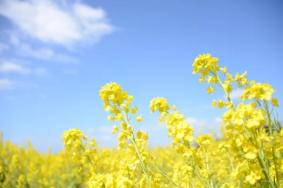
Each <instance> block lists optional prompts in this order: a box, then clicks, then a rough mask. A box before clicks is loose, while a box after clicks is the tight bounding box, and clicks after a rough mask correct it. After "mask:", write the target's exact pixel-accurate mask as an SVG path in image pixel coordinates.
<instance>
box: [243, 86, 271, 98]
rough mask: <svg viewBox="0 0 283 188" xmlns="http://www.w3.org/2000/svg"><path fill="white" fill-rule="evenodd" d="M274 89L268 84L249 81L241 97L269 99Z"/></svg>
mask: <svg viewBox="0 0 283 188" xmlns="http://www.w3.org/2000/svg"><path fill="white" fill-rule="evenodd" d="M273 92H274V89H273V88H272V86H271V85H270V84H266V83H263V84H262V83H251V85H250V86H248V87H247V88H246V89H245V90H244V93H243V96H242V98H243V99H257V100H268V101H269V100H271V98H272V94H273Z"/></svg>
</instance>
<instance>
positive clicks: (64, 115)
mask: <svg viewBox="0 0 283 188" xmlns="http://www.w3.org/2000/svg"><path fill="white" fill-rule="evenodd" d="M282 8H283V3H282V1H280V0H248V1H247V0H237V1H227V0H214V1H209V0H190V1H189V0H188V1H184V0H168V1H164V0H163V1H158V0H156V1H146V0H144V1H130V0H123V1H110V0H104V1H102V0H97V1H86V0H85V1H69V0H58V1H55V0H54V1H53V0H49V1H48V0H38V1H36V0H25V1H20V0H9V1H8V0H0V106H1V107H0V114H1V118H0V130H1V131H2V132H3V134H4V138H5V139H9V140H11V141H13V142H15V143H17V144H24V143H25V141H26V140H30V141H31V142H32V143H33V145H34V146H35V147H36V148H38V149H40V150H42V151H46V150H47V149H48V148H49V147H52V148H53V149H54V150H58V149H59V148H61V147H62V145H61V134H62V132H63V131H64V130H67V129H69V128H81V129H82V130H83V131H84V132H85V133H86V134H88V135H89V136H94V137H95V138H96V139H97V141H98V143H99V144H100V145H101V146H114V145H115V143H116V139H115V136H114V135H111V125H112V124H111V123H109V122H107V121H106V117H107V113H106V112H104V111H103V108H102V102H101V101H100V99H99V98H98V91H99V88H100V87H101V86H102V85H103V84H105V83H107V82H109V81H115V82H118V83H120V84H121V85H122V86H123V88H124V89H125V90H127V91H128V92H129V93H130V94H132V95H133V96H134V97H135V100H134V104H135V105H137V106H138V107H139V109H140V113H141V114H142V115H143V117H144V122H143V123H141V124H140V125H138V128H141V129H144V130H146V131H148V132H149V133H150V143H151V145H153V146H156V145H165V144H168V143H169V142H170V140H169V139H168V138H167V134H166V129H165V127H164V126H162V125H158V124H157V116H156V115H154V114H151V113H150V112H149V107H148V105H149V101H150V99H151V98H153V97H155V96H164V97H167V98H168V99H169V101H170V102H171V103H173V104H176V105H177V107H178V108H179V110H180V111H181V112H182V113H184V114H185V115H186V116H187V117H188V120H189V121H190V122H191V123H192V124H193V126H194V128H195V129H196V132H201V131H204V132H209V131H216V130H217V129H218V128H217V127H218V126H217V123H218V121H219V117H221V113H222V112H221V111H219V110H216V109H215V110H214V109H213V108H212V107H211V105H210V104H211V100H212V99H213V98H217V97H219V95H220V97H221V94H216V96H215V95H214V96H208V95H207V94H206V92H205V85H200V84H199V83H198V78H197V76H195V75H192V73H191V72H192V67H191V65H192V61H193V59H194V58H195V57H196V56H197V55H198V54H201V53H206V52H210V53H212V54H213V55H214V56H217V57H219V59H220V64H222V65H226V66H227V67H228V69H229V70H230V71H231V72H232V73H236V72H244V71H248V75H249V78H250V79H255V80H257V81H259V82H268V83H270V84H272V85H273V86H274V88H276V94H275V96H276V97H278V98H279V100H281V101H283V96H282V92H283V84H282V76H281V75H280V74H282V68H283V62H282V59H283V35H282V33H283V22H282V18H283V12H282ZM277 111H278V113H279V114H282V112H283V110H282V107H279V108H278V109H277ZM280 117H282V115H281V116H280Z"/></svg>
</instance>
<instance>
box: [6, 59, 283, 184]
mask: <svg viewBox="0 0 283 188" xmlns="http://www.w3.org/2000/svg"><path fill="white" fill-rule="evenodd" d="M193 74H198V75H199V81H200V83H204V84H207V93H208V94H213V92H214V91H215V90H221V91H223V93H224V95H225V99H217V100H214V101H212V105H213V106H214V107H215V108H223V109H225V112H224V114H223V116H222V121H221V124H220V125H219V126H221V130H222V133H223V136H222V137H221V138H214V137H213V136H212V135H210V134H203V135H200V136H198V137H194V136H193V131H194V127H192V126H191V125H190V124H189V123H188V122H187V121H186V117H185V116H184V115H183V114H182V112H180V111H178V108H177V107H176V106H174V105H171V104H170V102H173V101H170V102H169V101H168V100H167V99H166V98H163V97H156V98H153V99H152V100H151V101H150V103H149V106H150V110H151V111H152V112H153V113H158V114H159V120H158V121H159V122H160V123H162V124H163V125H164V129H167V131H168V136H169V137H171V139H172V144H171V145H170V146H168V147H164V148H150V147H149V146H148V139H150V137H151V136H153V137H154V135H148V134H147V133H146V132H144V131H143V130H138V128H137V127H136V125H137V124H138V123H139V122H141V121H142V116H141V115H137V114H139V113H138V108H137V107H136V106H135V105H134V98H133V96H131V95H130V94H128V93H127V92H126V91H125V90H124V89H123V88H122V87H121V86H120V85H119V84H117V83H114V82H111V83H107V84H105V85H104V86H102V87H101V89H100V91H99V97H100V98H101V100H102V101H103V104H104V109H105V110H106V111H107V112H108V113H109V116H108V117H107V118H108V120H109V121H113V130H112V132H113V134H114V135H116V136H117V139H118V145H117V148H115V149H113V148H101V147H99V146H98V145H97V144H96V142H95V138H88V137H86V136H85V135H84V133H83V132H82V131H81V130H79V129H70V130H67V131H66V132H64V133H63V136H62V141H63V143H64V149H63V150H62V151H60V152H58V153H56V154H55V153H47V154H44V153H40V152H38V151H36V150H35V149H33V147H32V146H31V145H30V146H28V147H25V148H23V147H20V146H17V145H15V144H13V143H11V142H9V141H3V140H2V139H1V142H0V187H3V188H6V187H7V188H10V187H11V188H12V187H17V188H25V187H26V188H28V187H29V188H30V187H32V188H38V187H46V188H51V187H53V188H57V187H70V188H71V187H74V188H75V187H90V188H132V187H133V188H166V187H168V188H169V187H179V188H187V187H189V188H191V187H192V188H202V187H209V188H217V187H221V188H236V187H237V188H245V187H266V188H279V187H283V129H282V128H281V124H280V122H279V120H278V118H277V114H276V107H277V106H279V102H278V100H277V99H276V98H275V97H274V96H273V95H274V91H275V90H274V89H273V88H272V86H271V85H269V84H267V83H258V82H256V81H254V80H249V79H248V78H247V73H241V74H239V73H237V74H236V75H232V74H231V73H229V71H228V69H227V68H226V67H222V66H220V65H219V63H218V59H217V58H216V57H213V56H212V55H210V54H202V55H199V56H198V57H196V59H195V60H194V62H193ZM239 88H240V89H241V90H243V93H242V96H241V99H240V100H239V99H238V100H234V101H233V100H232V99H231V96H230V95H231V92H232V91H233V90H236V89H239ZM215 110H217V109H215ZM114 124H115V125H114Z"/></svg>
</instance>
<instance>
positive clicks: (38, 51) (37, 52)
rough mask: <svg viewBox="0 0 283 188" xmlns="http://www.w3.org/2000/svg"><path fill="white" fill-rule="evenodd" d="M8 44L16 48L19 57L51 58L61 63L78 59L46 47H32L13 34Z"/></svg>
mask: <svg viewBox="0 0 283 188" xmlns="http://www.w3.org/2000/svg"><path fill="white" fill-rule="evenodd" d="M10 44H11V46H12V47H13V49H17V51H16V53H17V54H18V55H20V56H21V57H27V58H34V59H39V60H52V61H56V62H62V63H76V62H77V61H78V60H77V59H76V58H74V57H72V56H71V55H68V54H65V53H59V52H55V51H54V50H52V49H51V48H48V47H38V48H34V47H32V46H31V45H29V44H28V43H25V42H23V41H21V40H20V39H19V38H17V37H16V36H14V35H11V36H10Z"/></svg>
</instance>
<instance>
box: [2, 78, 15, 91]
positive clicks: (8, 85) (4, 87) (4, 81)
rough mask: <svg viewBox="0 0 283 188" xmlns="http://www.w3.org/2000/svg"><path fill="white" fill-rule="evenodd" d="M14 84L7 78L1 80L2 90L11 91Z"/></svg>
mask: <svg viewBox="0 0 283 188" xmlns="http://www.w3.org/2000/svg"><path fill="white" fill-rule="evenodd" d="M12 85H13V82H12V81H11V80H9V79H7V78H0V90H7V89H11V88H12Z"/></svg>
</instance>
